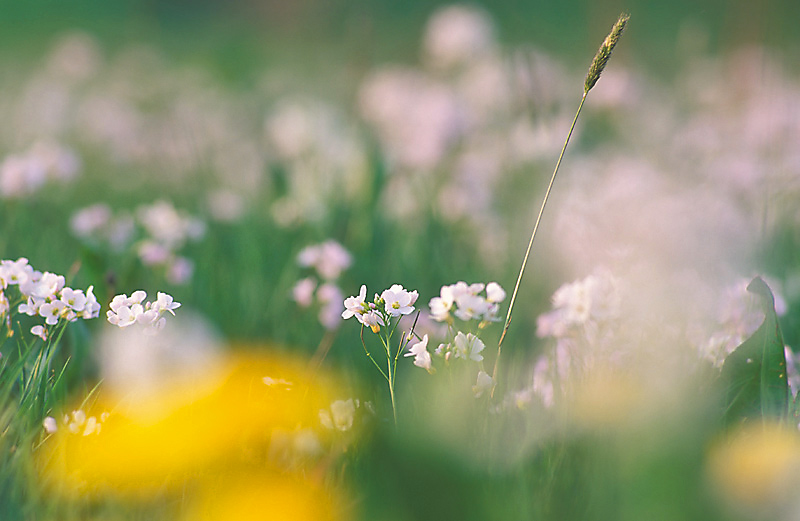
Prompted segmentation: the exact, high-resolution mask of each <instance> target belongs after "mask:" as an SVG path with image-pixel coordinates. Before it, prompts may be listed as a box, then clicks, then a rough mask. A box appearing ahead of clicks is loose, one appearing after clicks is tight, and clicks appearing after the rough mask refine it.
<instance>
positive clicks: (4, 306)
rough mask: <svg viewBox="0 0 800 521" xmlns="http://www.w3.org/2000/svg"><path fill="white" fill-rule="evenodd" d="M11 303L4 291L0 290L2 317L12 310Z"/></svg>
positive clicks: (0, 313)
mask: <svg viewBox="0 0 800 521" xmlns="http://www.w3.org/2000/svg"><path fill="white" fill-rule="evenodd" d="M10 306H11V303H9V302H8V297H6V295H5V293H4V292H3V290H0V317H2V316H4V315H5V314H6V313H8V310H9V309H10Z"/></svg>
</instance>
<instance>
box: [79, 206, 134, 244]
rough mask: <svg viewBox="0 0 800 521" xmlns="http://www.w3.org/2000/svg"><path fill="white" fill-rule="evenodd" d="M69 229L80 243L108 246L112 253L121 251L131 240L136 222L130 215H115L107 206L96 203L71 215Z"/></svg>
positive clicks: (122, 213)
mask: <svg viewBox="0 0 800 521" xmlns="http://www.w3.org/2000/svg"><path fill="white" fill-rule="evenodd" d="M69 227H70V230H72V234H73V235H74V236H75V237H77V238H78V239H80V240H82V241H85V242H89V243H101V244H108V245H109V246H110V247H111V249H112V250H113V251H122V250H123V249H125V248H126V247H128V246H129V245H130V243H131V241H132V240H133V236H134V233H135V231H136V222H135V221H134V218H133V216H132V215H130V213H127V212H117V213H116V214H115V213H114V212H113V211H112V210H111V207H110V206H109V205H107V204H105V203H96V204H92V205H89V206H86V207H84V208H81V209H79V210H77V211H76V212H75V213H73V214H72V217H70V220H69Z"/></svg>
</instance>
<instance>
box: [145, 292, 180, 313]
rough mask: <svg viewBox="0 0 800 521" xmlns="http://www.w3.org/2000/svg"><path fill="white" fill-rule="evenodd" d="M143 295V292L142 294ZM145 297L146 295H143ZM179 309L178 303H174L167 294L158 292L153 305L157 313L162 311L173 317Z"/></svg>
mask: <svg viewBox="0 0 800 521" xmlns="http://www.w3.org/2000/svg"><path fill="white" fill-rule="evenodd" d="M142 293H144V292H142ZM145 296H146V295H145ZM179 307H181V303H180V302H175V301H174V299H173V298H172V295H169V294H167V293H163V292H161V291H159V292H158V298H157V299H156V301H155V302H154V303H153V308H154V309H155V310H156V311H157V312H158V313H162V312H164V311H167V312H169V313H170V314H171V315H172V316H175V311H174V310H176V309H178V308H179Z"/></svg>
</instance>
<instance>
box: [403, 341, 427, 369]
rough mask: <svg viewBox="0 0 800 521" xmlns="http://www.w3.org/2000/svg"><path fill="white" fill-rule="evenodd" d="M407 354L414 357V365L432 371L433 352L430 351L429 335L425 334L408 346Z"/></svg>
mask: <svg viewBox="0 0 800 521" xmlns="http://www.w3.org/2000/svg"><path fill="white" fill-rule="evenodd" d="M405 356H413V357H414V365H415V366H417V367H422V368H423V369H425V370H426V371H428V372H431V354H430V353H429V352H428V335H424V336H423V337H422V340H421V341H419V342H417V343H416V344H414V345H412V346H411V347H409V348H408V353H406V354H405Z"/></svg>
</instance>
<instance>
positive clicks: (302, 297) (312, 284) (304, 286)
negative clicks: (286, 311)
mask: <svg viewBox="0 0 800 521" xmlns="http://www.w3.org/2000/svg"><path fill="white" fill-rule="evenodd" d="M315 289H317V283H316V281H315V280H314V279H312V278H311V277H306V278H304V279H300V280H299V281H297V284H295V285H294V288H292V298H294V301H295V302H297V305H298V306H300V307H304V308H307V307H308V306H310V305H311V303H312V302H313V301H314V290H315Z"/></svg>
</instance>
